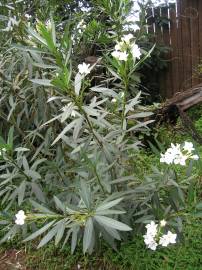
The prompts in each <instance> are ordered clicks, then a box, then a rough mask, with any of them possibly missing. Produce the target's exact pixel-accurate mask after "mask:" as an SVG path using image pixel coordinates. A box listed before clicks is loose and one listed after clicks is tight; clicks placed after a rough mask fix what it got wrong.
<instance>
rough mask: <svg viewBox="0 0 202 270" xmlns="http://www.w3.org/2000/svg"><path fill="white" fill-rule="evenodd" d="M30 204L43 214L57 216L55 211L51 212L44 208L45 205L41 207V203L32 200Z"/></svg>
mask: <svg viewBox="0 0 202 270" xmlns="http://www.w3.org/2000/svg"><path fill="white" fill-rule="evenodd" d="M30 202H31V204H32V205H33V207H35V208H36V209H38V210H39V211H41V212H42V213H46V214H51V215H55V214H56V213H54V212H53V211H51V210H49V209H48V208H46V207H45V206H43V205H41V204H39V203H37V202H35V201H33V200H31V199H30Z"/></svg>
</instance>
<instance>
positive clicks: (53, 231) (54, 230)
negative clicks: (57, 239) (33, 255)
mask: <svg viewBox="0 0 202 270" xmlns="http://www.w3.org/2000/svg"><path fill="white" fill-rule="evenodd" d="M57 230H58V228H57V226H55V227H54V228H52V229H51V230H50V231H49V232H48V233H47V234H46V235H45V236H44V237H43V238H42V240H41V241H40V243H39V245H38V246H37V249H38V248H41V247H43V246H44V245H45V244H47V243H48V242H49V241H50V240H51V239H52V238H53V237H54V236H55V235H56V233H57Z"/></svg>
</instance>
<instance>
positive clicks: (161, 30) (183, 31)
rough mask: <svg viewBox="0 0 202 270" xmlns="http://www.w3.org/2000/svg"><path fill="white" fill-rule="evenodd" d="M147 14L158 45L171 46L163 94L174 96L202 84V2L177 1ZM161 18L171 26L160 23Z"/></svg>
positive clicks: (162, 79)
mask: <svg viewBox="0 0 202 270" xmlns="http://www.w3.org/2000/svg"><path fill="white" fill-rule="evenodd" d="M147 14H149V19H148V21H147V23H148V32H149V33H154V34H155V35H156V42H157V43H158V44H164V45H166V46H170V47H171V50H170V52H168V53H167V54H166V55H165V56H164V59H165V61H167V62H168V67H167V69H166V70H164V71H163V73H161V74H160V76H159V77H160V79H159V84H160V91H161V95H162V96H163V97H171V96H173V95H174V94H175V93H177V92H182V91H184V90H185V89H188V88H190V87H193V86H195V85H196V84H198V83H201V82H202V76H200V74H199V73H198V65H199V63H200V61H201V59H202V0H177V3H176V4H169V5H168V6H164V7H157V8H154V9H152V10H149V11H148V12H147ZM152 16H153V18H152ZM159 18H160V19H159ZM161 19H167V21H168V22H169V23H167V24H160V23H159V22H160V21H161Z"/></svg>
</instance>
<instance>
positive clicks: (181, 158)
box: [160, 142, 199, 166]
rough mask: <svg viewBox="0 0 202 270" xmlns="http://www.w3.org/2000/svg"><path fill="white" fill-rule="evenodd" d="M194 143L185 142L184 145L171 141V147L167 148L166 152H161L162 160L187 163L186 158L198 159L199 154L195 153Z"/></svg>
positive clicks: (170, 162) (171, 162) (169, 162)
mask: <svg viewBox="0 0 202 270" xmlns="http://www.w3.org/2000/svg"><path fill="white" fill-rule="evenodd" d="M194 150H195V149H194V147H193V143H192V142H185V143H184V145H182V146H181V145H180V144H176V145H174V144H173V143H171V147H170V148H168V149H167V151H166V152H165V154H161V158H160V162H163V163H166V164H180V165H182V166H184V165H186V160H189V159H193V160H198V159H199V156H198V155H194V154H193V151H194Z"/></svg>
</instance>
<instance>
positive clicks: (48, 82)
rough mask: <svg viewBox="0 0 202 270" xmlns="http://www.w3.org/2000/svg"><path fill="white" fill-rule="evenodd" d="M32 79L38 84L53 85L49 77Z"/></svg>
mask: <svg viewBox="0 0 202 270" xmlns="http://www.w3.org/2000/svg"><path fill="white" fill-rule="evenodd" d="M30 81H31V82H33V83H35V84H38V85H43V86H53V85H52V84H51V80H47V79H31V80H30Z"/></svg>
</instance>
